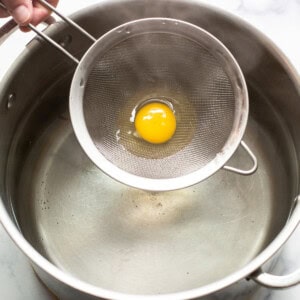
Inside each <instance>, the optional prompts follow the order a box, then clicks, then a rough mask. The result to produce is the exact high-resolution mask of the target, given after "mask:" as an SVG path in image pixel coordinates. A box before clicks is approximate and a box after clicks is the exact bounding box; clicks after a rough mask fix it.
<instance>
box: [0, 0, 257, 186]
mask: <svg viewBox="0 0 300 300" xmlns="http://www.w3.org/2000/svg"><path fill="white" fill-rule="evenodd" d="M38 1H39V2H40V3H41V4H42V5H44V6H45V7H47V8H48V9H49V10H51V11H52V12H53V13H55V14H56V15H57V16H59V17H60V18H61V19H63V20H64V21H65V22H66V23H68V24H69V25H70V26H71V27H73V28H75V29H76V30H78V31H79V32H80V33H81V34H83V35H85V36H86V37H87V38H88V39H89V40H90V41H91V42H92V43H93V44H92V46H91V47H90V48H89V49H88V50H87V52H86V53H85V54H84V56H83V57H82V58H81V60H78V59H77V58H76V57H74V56H73V55H72V54H71V53H69V52H68V51H67V50H66V49H65V48H63V47H62V46H61V45H60V44H58V43H57V42H55V41H54V40H53V39H51V38H50V37H49V36H47V35H46V34H45V33H43V32H42V31H40V30H39V29H37V28H36V27H35V26H33V25H32V24H29V25H28V27H29V28H30V29H31V30H33V31H34V32H35V33H36V34H37V35H38V36H40V37H41V38H42V39H43V40H45V41H46V42H47V43H48V44H50V45H51V46H53V47H54V48H56V49H57V50H59V51H60V52H62V53H63V54H64V55H65V56H67V57H68V58H69V59H71V60H72V61H73V62H74V63H76V64H77V65H78V66H77V69H76V71H75V74H74V77H73V80H72V85H71V90H70V103H69V105H70V115H71V122H72V126H73V129H74V132H75V135H76V136H77V139H78V141H79V143H80V145H81V147H82V148H83V150H84V151H85V153H86V154H87V156H88V157H89V158H90V159H91V160H92V161H93V162H94V164H95V165H96V166H97V167H98V168H100V169H101V170H102V171H103V172H105V173H106V174H107V175H109V176H110V177H112V178H114V179H116V180H118V181H120V182H122V183H124V184H127V185H129V186H132V187H135V188H140V189H143V190H149V191H169V190H175V189H181V188H185V187H188V186H191V185H193V184H196V183H198V182H200V181H202V180H204V179H206V178H208V177H209V176H211V175H212V174H214V173H215V172H216V171H218V170H219V169H220V168H222V167H223V168H224V169H225V170H228V171H230V172H234V173H237V174H240V175H251V174H253V173H254V172H255V171H256V169H257V166H258V164H257V158H256V157H255V155H254V154H253V152H252V151H251V150H250V148H249V147H248V145H247V144H246V143H245V142H244V141H243V140H242V136H243V134H244V131H245V129H246V125H247V118H248V94H247V88H246V83H245V79H244V77H243V74H242V71H241V70H240V67H239V65H238V63H237V62H236V60H235V58H234V57H233V56H232V54H231V53H230V52H229V50H228V49H227V48H226V47H225V46H224V45H223V44H222V43H221V42H220V41H219V40H218V39H216V38H215V37H214V36H213V35H211V34H210V33H209V32H207V31H205V30H204V29H202V28H200V27H197V26H195V25H193V24H190V23H188V22H184V21H181V20H175V19H169V18H146V19H140V20H134V21H131V22H128V23H126V24H123V25H121V26H118V27H116V28H114V29H112V30H110V31H109V32H107V33H106V34H104V35H103V36H101V37H100V38H99V39H98V40H97V39H96V38H94V37H93V36H92V35H90V34H89V33H88V32H87V31H86V30H84V29H83V28H82V27H80V26H79V25H78V24H77V23H75V22H74V21H73V20H71V19H70V18H68V17H66V16H65V15H63V14H62V13H60V12H59V11H58V10H57V9H56V8H55V7H53V6H52V5H51V4H49V3H48V2H46V1H45V0H38ZM0 6H1V7H2V8H4V9H5V6H4V5H3V4H2V3H1V2H0ZM157 21H161V22H163V23H164V24H166V23H167V22H171V23H173V25H174V24H176V25H178V24H181V25H183V27H185V26H188V27H189V28H194V29H195V30H200V31H201V32H202V33H205V34H206V35H207V36H208V37H209V38H210V39H212V40H214V43H215V44H216V45H218V47H219V48H220V49H221V52H222V55H226V56H227V58H228V59H230V60H231V63H232V64H234V67H235V69H236V70H237V71H238V76H239V79H240V84H241V85H242V90H243V92H244V95H243V96H244V97H243V99H244V100H246V101H245V102H244V104H245V105H246V106H245V107H244V112H243V113H242V114H241V116H242V118H241V119H240V120H239V122H238V123H239V129H240V130H239V138H235V139H233V142H232V143H231V144H230V147H227V149H226V151H224V152H223V153H222V155H221V156H222V160H221V159H220V157H221V156H220V157H219V158H218V159H217V161H218V163H216V159H215V160H213V161H211V162H210V163H208V164H207V165H206V166H205V167H204V168H202V169H201V170H202V174H204V176H203V175H202V176H199V172H197V171H196V172H193V173H191V174H188V175H184V176H181V177H177V178H171V179H149V178H143V177H139V176H136V175H133V174H129V173H128V172H126V171H124V170H122V169H120V168H118V167H117V166H116V165H114V164H113V163H111V162H110V161H108V160H107V159H106V158H105V157H104V156H103V155H102V154H101V153H100V152H99V150H98V149H97V148H96V146H95V144H94V143H93V141H92V139H91V137H90V134H89V132H88V130H87V127H86V126H85V120H84V113H83V102H82V99H83V96H84V95H83V93H84V86H85V79H86V78H87V76H86V74H88V71H89V70H90V68H91V65H92V64H93V62H94V53H95V51H96V50H97V48H98V47H99V45H100V46H101V47H102V48H105V45H106V46H109V45H110V46H111V42H112V40H113V37H114V38H115V39H116V41H118V42H120V34H119V33H120V31H123V32H126V30H125V31H124V29H125V28H128V26H130V25H132V24H136V23H138V22H139V23H140V24H139V25H141V24H143V22H144V24H147V27H148V26H149V24H150V22H157ZM179 27H180V26H179ZM179 27H177V28H179ZM135 28H136V27H135ZM148 28H149V27H148ZM139 29H140V30H143V26H139ZM148 30H149V29H148ZM177 30H178V29H177ZM127 33H128V31H127ZM132 34H138V33H137V32H131V35H132ZM126 38H128V35H127V36H126ZM108 42H109V43H108ZM239 145H241V146H242V147H243V149H244V150H245V151H246V152H247V153H248V155H249V157H250V159H251V161H252V167H251V168H249V169H240V168H236V167H232V166H228V165H225V164H226V162H227V161H228V160H229V159H230V158H231V156H232V155H233V154H234V152H235V151H236V149H237V148H238V146H239ZM203 169H205V170H204V172H203Z"/></svg>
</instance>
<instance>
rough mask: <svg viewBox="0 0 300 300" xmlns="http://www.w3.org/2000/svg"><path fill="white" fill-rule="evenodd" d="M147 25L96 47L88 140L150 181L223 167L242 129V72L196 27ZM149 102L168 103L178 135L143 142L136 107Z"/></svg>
mask: <svg viewBox="0 0 300 300" xmlns="http://www.w3.org/2000/svg"><path fill="white" fill-rule="evenodd" d="M144 22H145V24H143V28H142V29H141V28H139V24H138V22H137V23H135V24H134V25H131V27H128V26H125V27H123V28H121V29H119V31H120V32H119V33H120V38H118V37H116V36H117V33H116V30H115V31H114V33H113V34H114V38H113V40H112V42H111V43H110V42H107V43H106V44H105V47H103V48H101V47H100V48H99V49H97V45H95V46H94V48H95V49H96V50H95V49H94V50H93V51H94V58H93V62H92V63H90V64H89V67H88V73H87V74H86V76H87V78H86V80H85V81H86V83H85V86H84V92H83V102H82V106H83V115H84V121H85V125H86V128H87V131H88V133H89V135H90V137H91V140H92V141H93V143H94V145H95V146H96V148H97V149H98V151H99V153H100V154H101V155H102V156H103V157H104V158H105V159H106V160H107V161H109V162H111V163H112V165H114V166H116V167H117V168H119V169H120V170H122V171H124V172H125V173H124V174H126V173H128V174H131V175H134V176H138V177H142V178H145V179H172V178H178V177H182V176H186V175H189V174H192V173H195V172H196V173H197V172H198V173H199V171H201V170H203V169H205V167H206V166H207V165H212V163H213V164H214V166H213V167H215V168H220V167H221V166H222V164H224V163H225V162H226V160H228V159H229V157H230V155H231V154H232V153H233V151H234V150H235V149H233V148H234V147H235V148H236V147H237V146H238V144H239V142H240V140H241V138H242V134H243V131H244V129H245V123H246V122H245V116H244V115H245V111H246V112H247V108H248V107H247V105H246V104H247V101H246V100H247V96H246V92H245V87H244V86H243V84H244V83H243V77H242V74H241V71H240V69H239V68H238V66H237V64H236V62H235V61H234V59H233V57H232V56H231V54H230V53H229V52H228V50H227V49H226V48H225V47H224V46H223V45H222V44H221V43H220V42H219V41H217V40H216V39H215V38H214V37H212V36H211V35H209V34H208V33H207V32H205V31H204V30H202V29H200V28H198V27H195V26H193V25H188V24H187V23H184V22H183V23H184V25H182V26H181V23H178V22H177V21H176V23H175V24H174V22H173V23H172V24H173V25H172V24H170V22H171V21H169V22H164V23H160V25H157V24H156V25H155V26H152V27H151V26H150V27H151V28H148V27H147V24H146V21H144ZM154 23H155V22H154V21H153V24H154ZM171 25H172V26H171ZM176 26H177V27H176ZM189 26H192V27H193V28H192V30H189V29H191V28H189ZM128 28H129V29H130V30H129V29H128ZM136 28H138V29H137V30H136V31H135V29H136ZM126 30H127V31H128V32H126V33H127V35H126V33H124V34H122V32H124V31H126ZM108 35H109V34H108ZM106 39H107V41H109V36H108V37H106ZM152 100H153V101H156V100H158V101H160V102H166V103H168V104H171V106H172V108H173V109H174V112H175V117H176V121H177V129H176V132H175V134H174V136H173V138H172V139H171V140H169V141H168V142H166V143H164V144H160V145H154V144H150V143H148V142H146V141H144V140H142V139H140V138H138V137H137V136H136V133H135V127H134V122H132V118H133V117H134V112H135V110H136V109H137V107H139V106H140V105H142V104H143V103H146V102H147V101H152ZM245 103H246V104H245ZM237 139H238V140H237ZM233 144H234V145H233ZM228 149H229V150H230V151H231V154H230V155H229V154H228V153H227V157H226V151H228ZM224 154H225V156H224ZM224 157H225V158H224ZM222 159H223V161H222ZM225 159H226V160H225ZM98 166H99V164H98ZM100 167H101V166H100ZM215 171H216V170H215ZM108 173H109V172H108ZM207 175H210V174H207ZM202 177H203V178H204V177H205V176H204V175H203V174H202Z"/></svg>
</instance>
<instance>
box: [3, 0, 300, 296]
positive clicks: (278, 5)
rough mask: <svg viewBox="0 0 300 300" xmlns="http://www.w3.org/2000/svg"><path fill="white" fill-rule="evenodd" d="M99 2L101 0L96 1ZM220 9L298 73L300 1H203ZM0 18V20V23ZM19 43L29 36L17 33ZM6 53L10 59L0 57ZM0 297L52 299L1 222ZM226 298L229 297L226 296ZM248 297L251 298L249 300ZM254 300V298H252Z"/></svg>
mask: <svg viewBox="0 0 300 300" xmlns="http://www.w3.org/2000/svg"><path fill="white" fill-rule="evenodd" d="M99 1H101V0H99ZM99 1H97V0H76V1H72V0H61V2H60V4H59V7H60V8H61V10H62V11H63V12H65V13H66V14H69V13H71V12H73V11H76V10H77V9H79V8H80V7H82V6H87V5H88V4H92V3H96V2H99ZM202 2H207V3H209V4H211V5H216V6H218V7H220V8H223V9H225V10H227V11H229V12H231V13H234V14H235V15H237V16H239V17H241V18H242V19H244V20H246V21H248V22H249V23H250V24H252V25H253V26H255V27H256V28H258V29H259V30H261V31H262V32H263V33H265V34H266V35H267V36H268V37H269V38H270V39H271V40H273V41H274V42H275V44H277V46H278V47H279V48H280V49H281V50H282V51H283V52H284V53H285V54H286V56H287V57H288V58H289V59H290V61H291V62H292V64H293V65H294V66H295V68H296V69H297V70H298V72H299V74H300V33H299V31H300V0H209V1H208V0H206V1H202ZM1 24H3V20H0V26H1ZM19 36H20V38H19V41H20V46H19V47H22V46H21V45H24V44H22V43H24V41H26V40H29V39H30V38H31V35H30V34H29V35H28V34H26V35H25V34H22V33H20V34H19ZM11 43H12V42H10V41H8V43H7V45H5V46H3V45H2V46H1V48H0V65H1V68H0V79H1V76H2V75H3V73H4V70H5V69H6V67H7V66H8V65H9V64H10V62H11V61H12V60H13V59H14V55H17V52H18V50H17V48H18V47H16V45H15V44H14V47H13V48H12V47H11ZM5 53H9V56H10V60H9V59H5V60H3V59H1V57H3V54H5ZM299 253H300V228H299V226H298V230H296V232H295V233H294V234H293V236H292V238H290V240H289V241H288V243H287V244H286V245H285V246H284V248H283V252H282V256H281V259H280V266H281V270H282V274H286V273H288V272H291V271H293V270H296V269H297V267H298V268H300V255H299ZM0 299H1V300H48V299H55V298H54V297H53V295H51V294H50V293H49V292H48V291H47V289H46V288H45V287H44V286H43V285H42V284H41V283H40V282H39V280H38V279H37V278H36V276H35V275H34V273H33V271H32V269H31V267H30V264H29V262H28V260H27V259H26V258H25V256H23V254H22V253H21V251H20V250H19V249H18V248H17V247H16V246H15V244H14V243H13V242H12V241H11V240H10V238H9V237H8V235H7V234H6V232H5V231H4V229H3V227H2V226H1V224H0ZM264 299H268V300H299V299H300V285H298V286H297V287H293V288H289V289H285V290H269V292H268V294H267V295H266V296H264V297H263V298H262V299H257V298H256V299H255V300H264ZM226 300H230V299H228V297H227V299H226ZM249 300H250V299H249ZM253 300H254V299H253Z"/></svg>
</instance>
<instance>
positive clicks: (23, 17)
mask: <svg viewBox="0 0 300 300" xmlns="http://www.w3.org/2000/svg"><path fill="white" fill-rule="evenodd" d="M12 16H13V18H14V19H15V21H16V22H17V23H18V24H25V23H26V22H27V21H28V20H29V18H30V11H29V9H28V8H27V7H26V6H25V5H20V6H18V7H17V8H15V9H14V10H13V11H12Z"/></svg>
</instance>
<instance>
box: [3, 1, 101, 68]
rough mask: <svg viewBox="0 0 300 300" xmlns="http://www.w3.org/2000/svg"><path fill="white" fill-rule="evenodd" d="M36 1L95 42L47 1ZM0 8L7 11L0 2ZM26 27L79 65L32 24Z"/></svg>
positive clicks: (77, 62) (71, 56) (77, 61)
mask: <svg viewBox="0 0 300 300" xmlns="http://www.w3.org/2000/svg"><path fill="white" fill-rule="evenodd" d="M38 1H39V3H40V4H42V5H43V6H45V7H46V8H48V9H49V10H51V11H52V12H53V13H55V14H56V15H57V16H59V17H60V18H61V19H63V20H64V21H65V22H66V23H68V24H69V25H70V26H72V27H73V28H75V29H77V30H78V31H80V32H81V33H82V34H83V35H85V36H86V37H87V38H88V39H90V40H91V41H92V42H93V43H94V42H95V41H96V39H95V38H94V37H93V36H91V35H90V34H89V33H88V32H87V31H85V30H84V29H83V28H82V27H80V26H79V25H78V24H76V23H75V22H74V21H72V20H71V19H70V18H68V17H66V16H64V15H63V14H62V13H60V12H59V11H58V10H57V9H56V8H55V7H54V6H52V5H51V4H49V3H48V2H47V1H45V0H38ZM0 7H1V8H3V9H5V10H7V8H6V7H5V5H4V4H3V3H1V2H0ZM27 27H28V28H30V29H31V30H32V31H34V32H35V33H36V34H37V35H38V36H40V37H41V38H42V39H43V40H44V41H46V42H47V43H48V44H50V45H51V46H53V47H54V48H56V49H57V50H59V51H60V52H62V53H63V54H64V55H66V56H67V57H68V58H70V59H71V60H72V61H73V62H75V63H76V64H79V60H78V59H77V58H76V57H74V56H73V55H72V54H71V53H69V52H68V51H67V50H66V49H65V48H63V47H62V46H61V45H60V44H58V43H56V42H55V41H54V40H53V39H51V38H50V37H48V36H47V35H46V34H44V33H43V32H42V31H40V30H39V29H37V27H35V26H34V25H32V24H28V25H27Z"/></svg>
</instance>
